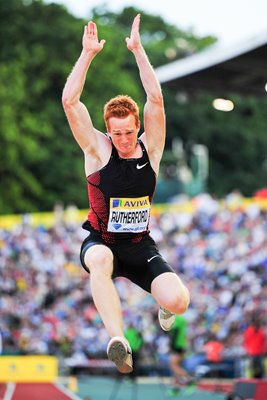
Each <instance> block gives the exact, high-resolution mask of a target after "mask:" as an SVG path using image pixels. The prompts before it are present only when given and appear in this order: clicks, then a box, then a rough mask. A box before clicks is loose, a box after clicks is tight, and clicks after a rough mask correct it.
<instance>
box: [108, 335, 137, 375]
mask: <svg viewBox="0 0 267 400" xmlns="http://www.w3.org/2000/svg"><path fill="white" fill-rule="evenodd" d="M107 354H108V358H109V360H110V361H112V362H114V363H115V364H116V367H117V368H118V370H119V371H120V372H121V373H123V374H128V373H130V372H132V370H133V367H132V366H131V365H129V364H126V362H125V361H126V359H127V357H128V356H129V355H130V356H131V354H130V353H128V351H127V349H126V348H125V346H124V344H123V343H122V342H121V341H114V342H113V343H111V344H110V345H109V347H108V351H107Z"/></svg>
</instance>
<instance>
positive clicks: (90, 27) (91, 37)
mask: <svg viewBox="0 0 267 400" xmlns="http://www.w3.org/2000/svg"><path fill="white" fill-rule="evenodd" d="M105 43H106V41H105V40H104V39H102V40H101V41H100V42H99V41H98V35H97V26H96V24H95V23H94V22H93V21H89V22H88V24H87V25H85V27H84V33H83V40H82V44H83V49H84V50H85V51H86V52H89V51H91V52H92V53H93V54H97V53H99V52H100V51H101V50H102V49H103V46H104V44H105Z"/></svg>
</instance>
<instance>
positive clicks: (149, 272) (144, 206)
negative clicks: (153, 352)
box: [62, 14, 189, 373]
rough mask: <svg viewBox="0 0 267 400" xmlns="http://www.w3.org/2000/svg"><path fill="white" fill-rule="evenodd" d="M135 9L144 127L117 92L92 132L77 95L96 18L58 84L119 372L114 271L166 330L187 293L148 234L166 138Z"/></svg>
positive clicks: (124, 355)
mask: <svg viewBox="0 0 267 400" xmlns="http://www.w3.org/2000/svg"><path fill="white" fill-rule="evenodd" d="M139 25H140V15H139V14H138V15H137V16H136V17H135V19H134V21H133V24H132V29H131V35H130V38H126V44H127V47H128V49H129V50H130V51H131V52H132V53H133V55H134V57H135V60H136V63H137V66H138V69H139V73H140V78H141V82H142V85H143V87H144V90H145V92H146V95H147V100H146V104H145V108H144V130H145V131H144V133H142V134H141V136H140V138H139V139H138V133H139V129H140V120H139V110H138V106H137V104H136V103H135V101H134V100H132V98H131V97H129V96H124V95H119V96H117V97H115V98H113V99H111V100H110V101H109V102H108V103H107V104H106V105H105V107H104V119H105V123H106V129H107V133H106V134H105V133H102V132H100V131H98V130H97V129H96V128H95V127H94V126H93V123H92V120H91V118H90V115H89V113H88V110H87V108H86V107H85V105H84V104H83V103H82V102H81V101H80V97H81V94H82V91H83V87H84V83H85V78H86V74H87V71H88V68H89V66H90V64H91V62H92V60H93V59H94V57H95V56H96V55H97V54H98V53H100V52H101V51H102V50H103V47H104V45H105V40H103V39H102V40H100V41H99V40H98V33H97V27H96V24H95V23H94V22H92V21H90V22H89V23H88V25H86V26H85V27H84V34H83V39H82V45H83V48H82V52H81V55H80V57H79V59H78V60H77V62H76V64H75V66H74V68H73V70H72V72H71V74H70V75H69V77H68V79H67V82H66V85H65V88H64V90H63V96H62V102H63V106H64V110H65V113H66V116H67V119H68V122H69V125H70V128H71V130H72V132H73V135H74V137H75V139H76V141H77V142H78V144H79V145H80V147H81V149H82V150H83V153H84V157H85V173H86V177H87V181H88V194H89V202H90V211H89V215H88V220H87V221H86V222H85V223H84V224H83V228H85V229H87V230H88V231H89V236H88V237H87V238H86V239H85V240H84V242H83V244H82V247H81V263H82V265H83V267H84V268H85V270H86V271H88V273H90V284H91V290H92V296H93V300H94V303H95V306H96V308H97V310H98V312H99V314H100V316H101V318H102V320H103V323H104V325H105V327H106V329H107V332H108V333H109V335H110V337H111V340H110V341H109V344H108V347H107V354H108V358H109V359H110V360H112V361H113V362H114V363H115V364H116V366H117V368H118V370H119V371H120V372H122V373H129V372H131V371H132V368H133V367H132V355H131V349H130V346H129V343H128V342H127V340H126V339H125V337H124V334H123V321H122V312H121V303H120V299H119V296H118V293H117V291H116V288H115V286H114V283H113V278H115V277H118V276H123V277H126V278H128V279H130V280H131V281H132V282H134V283H136V284H137V285H139V286H140V287H141V288H143V289H144V290H146V291H147V292H150V293H151V294H152V296H153V297H154V299H155V300H156V302H157V303H158V304H159V322H160V325H161V327H162V328H163V329H164V330H169V329H170V328H171V326H172V324H173V322H174V319H175V314H180V313H184V312H185V311H186V309H187V307H188V304H189V293H188V290H187V288H186V287H185V286H184V284H183V283H182V281H181V280H180V278H179V277H178V276H177V275H176V274H175V272H174V271H173V270H172V268H171V267H170V266H169V265H168V264H167V262H166V261H164V260H163V258H162V257H161V255H160V254H159V252H158V250H157V247H156V245H155V242H154V241H153V239H152V238H151V237H150V236H149V230H148V223H149V214H150V207H151V201H152V198H153V194H154V191H155V186H156V177H157V175H158V172H159V165H160V160H161V157H162V153H163V149H164V142H165V113H164V105H163V97H162V93H161V88H160V85H159V82H158V80H157V78H156V76H155V73H154V71H153V68H152V66H151V64H150V62H149V60H148V57H147V55H146V53H145V50H144V48H143V46H142V44H141V40H140V35H139Z"/></svg>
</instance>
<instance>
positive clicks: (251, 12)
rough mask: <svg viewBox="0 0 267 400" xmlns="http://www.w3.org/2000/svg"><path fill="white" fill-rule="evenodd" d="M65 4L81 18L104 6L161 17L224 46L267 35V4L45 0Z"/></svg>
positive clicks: (262, 0) (246, 0) (249, 0)
mask: <svg viewBox="0 0 267 400" xmlns="http://www.w3.org/2000/svg"><path fill="white" fill-rule="evenodd" d="M45 2H46V3H51V2H54V3H60V4H64V5H65V6H66V7H67V8H68V10H69V11H70V12H71V13H72V14H74V15H76V16H78V17H83V18H87V17H90V10H91V9H92V8H93V7H95V6H99V5H102V4H104V3H105V4H107V5H108V9H110V10H112V11H114V12H119V11H121V10H122V9H123V8H124V7H126V6H134V7H136V8H140V9H141V10H144V11H145V12H147V13H149V14H152V15H161V16H162V17H163V18H164V19H165V20H166V22H169V23H172V24H175V25H176V26H177V27H178V28H180V29H183V30H191V31H192V32H193V33H195V34H196V35H199V36H205V35H214V36H216V37H217V38H218V39H219V42H220V43H221V44H225V45H226V44H227V45H228V44H231V43H236V42H241V41H245V40H246V39H248V38H251V37H255V36H258V35H261V34H262V33H263V32H265V33H266V32H267V0H108V1H106V2H105V0H53V1H52V0H45Z"/></svg>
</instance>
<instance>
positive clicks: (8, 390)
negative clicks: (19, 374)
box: [3, 382, 16, 400]
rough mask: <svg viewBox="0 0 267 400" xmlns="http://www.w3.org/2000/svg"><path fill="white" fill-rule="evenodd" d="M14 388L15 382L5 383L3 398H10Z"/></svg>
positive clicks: (5, 399)
mask: <svg viewBox="0 0 267 400" xmlns="http://www.w3.org/2000/svg"><path fill="white" fill-rule="evenodd" d="M15 388H16V384H15V383H13V382H9V383H8V384H7V388H6V391H5V394H4V397H3V400H11V399H12V396H13V394H14V392H15Z"/></svg>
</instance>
